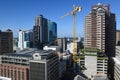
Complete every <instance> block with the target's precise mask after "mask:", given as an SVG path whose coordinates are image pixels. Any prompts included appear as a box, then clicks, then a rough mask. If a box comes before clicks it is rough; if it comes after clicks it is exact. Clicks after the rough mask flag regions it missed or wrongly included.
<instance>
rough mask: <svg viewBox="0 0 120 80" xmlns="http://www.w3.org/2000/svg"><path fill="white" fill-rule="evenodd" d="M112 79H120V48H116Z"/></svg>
mask: <svg viewBox="0 0 120 80" xmlns="http://www.w3.org/2000/svg"><path fill="white" fill-rule="evenodd" d="M114 62H115V67H114V78H115V80H119V79H120V46H116V56H115V58H114Z"/></svg>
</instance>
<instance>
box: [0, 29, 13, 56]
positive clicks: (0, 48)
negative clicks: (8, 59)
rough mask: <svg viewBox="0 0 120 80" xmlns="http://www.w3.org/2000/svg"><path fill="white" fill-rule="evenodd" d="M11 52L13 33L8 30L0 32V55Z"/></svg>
mask: <svg viewBox="0 0 120 80" xmlns="http://www.w3.org/2000/svg"><path fill="white" fill-rule="evenodd" d="M10 52H13V32H12V31H11V30H10V29H8V30H6V31H4V32H2V31H0V55H1V54H5V53H10Z"/></svg>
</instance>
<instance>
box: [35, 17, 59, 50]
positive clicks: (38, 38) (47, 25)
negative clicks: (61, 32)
mask: <svg viewBox="0 0 120 80" xmlns="http://www.w3.org/2000/svg"><path fill="white" fill-rule="evenodd" d="M33 28H34V42H35V46H36V47H37V48H42V47H43V45H45V44H48V43H53V42H54V41H55V39H56V37H57V24H56V23H55V22H51V21H50V20H48V19H46V18H44V17H43V16H42V15H38V16H36V17H35V26H34V27H33Z"/></svg>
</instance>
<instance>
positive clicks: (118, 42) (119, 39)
mask: <svg viewBox="0 0 120 80" xmlns="http://www.w3.org/2000/svg"><path fill="white" fill-rule="evenodd" d="M116 45H118V46H120V30H116Z"/></svg>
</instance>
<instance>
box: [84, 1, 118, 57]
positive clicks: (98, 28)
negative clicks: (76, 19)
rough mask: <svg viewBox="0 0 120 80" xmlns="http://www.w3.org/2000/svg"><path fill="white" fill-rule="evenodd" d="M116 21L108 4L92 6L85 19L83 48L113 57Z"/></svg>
mask: <svg viewBox="0 0 120 80" xmlns="http://www.w3.org/2000/svg"><path fill="white" fill-rule="evenodd" d="M115 35H116V19H115V14H114V13H111V12H110V5H109V4H100V3H98V4H97V5H94V6H92V9H91V11H90V13H89V14H88V15H87V16H86V17H85V41H84V46H85V47H90V48H97V49H100V50H101V51H102V52H105V53H106V54H107V55H108V56H110V57H112V56H115V43H116V36H115Z"/></svg>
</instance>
